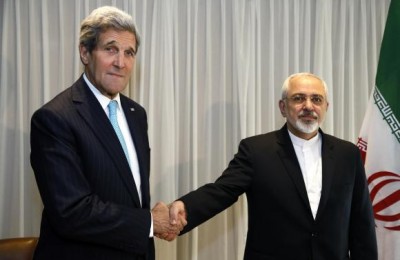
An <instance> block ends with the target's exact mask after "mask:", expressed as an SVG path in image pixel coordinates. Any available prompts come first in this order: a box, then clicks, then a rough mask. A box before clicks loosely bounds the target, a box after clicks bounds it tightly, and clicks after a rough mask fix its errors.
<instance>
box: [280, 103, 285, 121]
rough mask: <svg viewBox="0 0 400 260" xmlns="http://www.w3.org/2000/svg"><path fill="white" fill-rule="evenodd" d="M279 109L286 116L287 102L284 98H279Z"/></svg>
mask: <svg viewBox="0 0 400 260" xmlns="http://www.w3.org/2000/svg"><path fill="white" fill-rule="evenodd" d="M279 109H280V110H281V114H282V116H283V117H286V104H285V102H284V101H283V100H279Z"/></svg>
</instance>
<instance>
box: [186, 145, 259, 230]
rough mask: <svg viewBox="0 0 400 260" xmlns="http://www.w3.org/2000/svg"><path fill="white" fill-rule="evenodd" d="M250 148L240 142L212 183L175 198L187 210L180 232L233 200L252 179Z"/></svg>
mask: <svg viewBox="0 0 400 260" xmlns="http://www.w3.org/2000/svg"><path fill="white" fill-rule="evenodd" d="M252 172H253V169H252V163H251V149H250V147H249V146H248V145H246V142H245V141H242V142H241V143H240V145H239V151H238V153H237V154H236V155H235V157H234V158H233V159H232V161H231V162H230V163H229V166H228V168H227V169H226V170H225V171H224V172H223V174H222V175H221V176H220V177H219V178H218V179H217V180H216V181H215V182H214V183H209V184H206V185H204V186H202V187H200V188H198V189H197V190H195V191H192V192H190V193H188V194H186V195H185V196H183V197H181V198H180V199H179V200H181V201H183V203H184V204H185V208H186V211H187V221H188V224H187V226H186V227H185V228H184V230H183V231H182V232H181V234H184V233H186V232H188V231H190V230H192V229H193V228H195V227H197V226H198V225H200V224H202V223H203V222H205V221H207V220H208V219H210V218H212V217H213V216H215V215H216V214H218V213H220V212H221V211H223V210H224V209H226V208H228V207H229V206H231V205H232V204H233V203H235V202H236V201H237V200H238V198H239V196H240V195H242V194H243V193H244V192H246V190H247V189H248V187H249V186H250V184H251V181H252Z"/></svg>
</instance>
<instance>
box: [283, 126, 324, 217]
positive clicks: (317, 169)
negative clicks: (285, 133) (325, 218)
mask: <svg viewBox="0 0 400 260" xmlns="http://www.w3.org/2000/svg"><path fill="white" fill-rule="evenodd" d="M289 136H290V139H291V140H292V143H293V147H294V150H295V152H296V155H297V159H298V160H299V163H300V168H301V172H302V174H303V179H304V183H305V185H306V189H307V195H308V200H309V202H310V207H311V211H312V214H313V216H314V219H315V217H316V215H317V210H318V206H319V201H320V198H321V189H322V159H321V147H322V141H321V134H320V133H318V134H317V135H316V136H314V137H313V138H311V139H310V140H305V139H302V138H299V137H297V136H295V135H294V134H292V133H291V132H290V131H289Z"/></svg>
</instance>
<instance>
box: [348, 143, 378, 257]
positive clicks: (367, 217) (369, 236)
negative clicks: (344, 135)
mask: <svg viewBox="0 0 400 260" xmlns="http://www.w3.org/2000/svg"><path fill="white" fill-rule="evenodd" d="M354 153H355V154H356V155H355V157H356V160H355V162H356V165H355V167H356V176H355V178H356V180H355V186H354V191H353V199H352V209H351V219H350V234H349V239H350V240H349V242H350V255H351V259H353V260H377V259H378V249H377V241H376V233H375V222H374V216H373V211H372V206H371V200H370V196H369V190H368V184H367V180H366V175H365V170H364V166H363V163H362V160H361V156H360V152H359V151H358V149H357V148H356V147H355V149H354Z"/></svg>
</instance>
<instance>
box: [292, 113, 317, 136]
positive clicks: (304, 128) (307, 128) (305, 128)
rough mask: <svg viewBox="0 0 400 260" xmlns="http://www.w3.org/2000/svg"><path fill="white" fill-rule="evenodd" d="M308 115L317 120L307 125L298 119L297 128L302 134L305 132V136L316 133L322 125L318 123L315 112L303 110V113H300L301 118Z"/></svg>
mask: <svg viewBox="0 0 400 260" xmlns="http://www.w3.org/2000/svg"><path fill="white" fill-rule="evenodd" d="M306 114H310V115H312V116H314V117H315V118H316V120H315V121H312V122H308V123H305V122H303V121H302V120H301V119H297V120H296V128H297V130H299V131H300V132H303V133H305V134H311V133H314V132H315V131H317V130H318V128H319V125H320V124H319V123H318V115H317V113H315V112H314V111H304V110H303V111H302V112H300V114H299V116H302V115H306Z"/></svg>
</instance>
